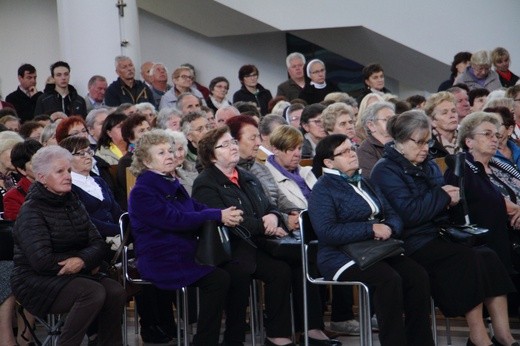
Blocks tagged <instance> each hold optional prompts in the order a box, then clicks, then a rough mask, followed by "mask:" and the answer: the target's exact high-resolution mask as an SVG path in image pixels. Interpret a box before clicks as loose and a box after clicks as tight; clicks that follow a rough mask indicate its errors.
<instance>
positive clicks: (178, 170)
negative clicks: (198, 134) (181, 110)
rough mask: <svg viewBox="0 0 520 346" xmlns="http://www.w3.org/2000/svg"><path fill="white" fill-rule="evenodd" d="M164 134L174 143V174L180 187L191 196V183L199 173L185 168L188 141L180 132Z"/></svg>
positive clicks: (170, 131) (169, 131) (168, 131)
mask: <svg viewBox="0 0 520 346" xmlns="http://www.w3.org/2000/svg"><path fill="white" fill-rule="evenodd" d="M166 132H167V133H168V134H169V135H170V136H171V137H172V139H173V142H174V146H173V150H174V152H175V174H176V175H177V178H178V179H179V181H180V183H181V185H182V186H183V187H184V188H185V189H186V191H187V192H188V194H189V195H190V196H191V192H192V190H193V182H194V181H195V178H197V176H198V175H199V173H198V172H197V171H191V170H190V169H188V168H187V166H188V165H187V158H186V153H187V152H188V140H187V139H186V136H185V135H184V133H182V132H179V131H172V130H166Z"/></svg>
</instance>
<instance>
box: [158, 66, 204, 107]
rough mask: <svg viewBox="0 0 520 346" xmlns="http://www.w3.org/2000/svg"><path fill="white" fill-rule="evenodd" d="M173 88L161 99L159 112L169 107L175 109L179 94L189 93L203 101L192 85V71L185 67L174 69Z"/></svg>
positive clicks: (200, 94) (202, 97)
mask: <svg viewBox="0 0 520 346" xmlns="http://www.w3.org/2000/svg"><path fill="white" fill-rule="evenodd" d="M172 79H173V88H171V89H170V90H168V91H167V92H166V93H165V94H164V95H163V96H162V97H161V102H160V103H159V110H161V109H163V108H165V107H169V108H172V107H173V108H175V106H176V104H177V98H178V97H179V95H180V94H183V93H187V92H190V93H192V94H193V95H195V96H197V97H198V98H199V99H200V100H204V96H203V95H202V93H201V92H200V91H199V90H198V89H197V87H196V86H195V85H194V83H193V80H194V76H193V71H192V70H191V69H190V68H189V67H187V66H181V67H178V68H176V69H175V71H173V74H172Z"/></svg>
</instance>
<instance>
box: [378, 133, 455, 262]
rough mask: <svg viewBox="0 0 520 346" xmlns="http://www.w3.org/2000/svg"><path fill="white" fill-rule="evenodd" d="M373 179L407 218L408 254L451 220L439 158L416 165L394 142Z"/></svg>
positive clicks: (436, 235) (406, 241) (386, 146)
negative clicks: (438, 162)
mask: <svg viewBox="0 0 520 346" xmlns="http://www.w3.org/2000/svg"><path fill="white" fill-rule="evenodd" d="M371 181H372V183H373V184H374V185H376V186H379V187H380V188H381V190H382V191H383V194H384V195H385V196H386V198H387V199H388V201H389V202H390V205H391V206H392V207H393V208H394V210H395V211H396V212H397V214H399V216H400V217H401V219H402V220H403V223H404V229H403V234H402V239H403V240H404V242H405V244H404V247H405V251H406V254H408V255H410V254H412V253H414V252H415V251H417V250H418V249H420V248H421V247H422V246H424V245H426V243H428V242H429V241H431V240H432V239H434V238H436V237H438V233H439V232H438V225H439V224H444V223H447V222H448V214H447V206H448V204H449V203H450V196H449V195H448V193H447V192H445V191H444V190H443V189H442V186H443V185H444V179H443V177H442V174H441V171H440V169H439V167H438V166H437V164H435V162H433V161H431V160H426V161H424V162H423V163H422V164H419V165H417V166H415V165H413V164H412V163H411V162H410V161H408V160H407V159H406V158H405V157H404V156H403V155H402V154H401V153H399V152H398V151H397V150H395V148H394V146H393V142H390V143H387V144H386V145H385V150H384V155H383V158H382V159H381V160H379V161H378V162H377V164H376V165H375V166H374V169H373V170H372V175H371Z"/></svg>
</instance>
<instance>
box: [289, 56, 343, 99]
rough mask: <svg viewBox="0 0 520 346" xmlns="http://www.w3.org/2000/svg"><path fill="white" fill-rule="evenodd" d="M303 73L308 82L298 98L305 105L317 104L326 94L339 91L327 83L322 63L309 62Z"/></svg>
mask: <svg viewBox="0 0 520 346" xmlns="http://www.w3.org/2000/svg"><path fill="white" fill-rule="evenodd" d="M305 71H306V74H307V78H308V81H307V82H306V83H305V86H304V87H303V90H302V91H301V92H300V96H298V98H300V99H302V100H305V102H307V104H309V105H310V104H313V103H319V102H321V101H323V100H324V99H325V96H327V95H328V94H330V93H332V92H336V91H340V90H339V89H338V87H337V86H336V85H335V84H334V83H332V82H330V81H327V69H326V68H325V63H324V62H323V61H321V60H319V59H314V60H311V61H309V62H308V63H307V67H306V70H305Z"/></svg>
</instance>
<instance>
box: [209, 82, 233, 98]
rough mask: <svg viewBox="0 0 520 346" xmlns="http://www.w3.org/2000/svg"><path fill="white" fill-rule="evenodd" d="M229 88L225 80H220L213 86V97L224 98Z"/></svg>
mask: <svg viewBox="0 0 520 346" xmlns="http://www.w3.org/2000/svg"><path fill="white" fill-rule="evenodd" d="M228 90H229V84H228V83H226V82H225V81H222V82H218V83H217V84H215V86H214V87H213V90H211V94H212V95H213V97H215V98H216V99H217V100H223V99H224V97H226V95H227V93H228Z"/></svg>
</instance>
